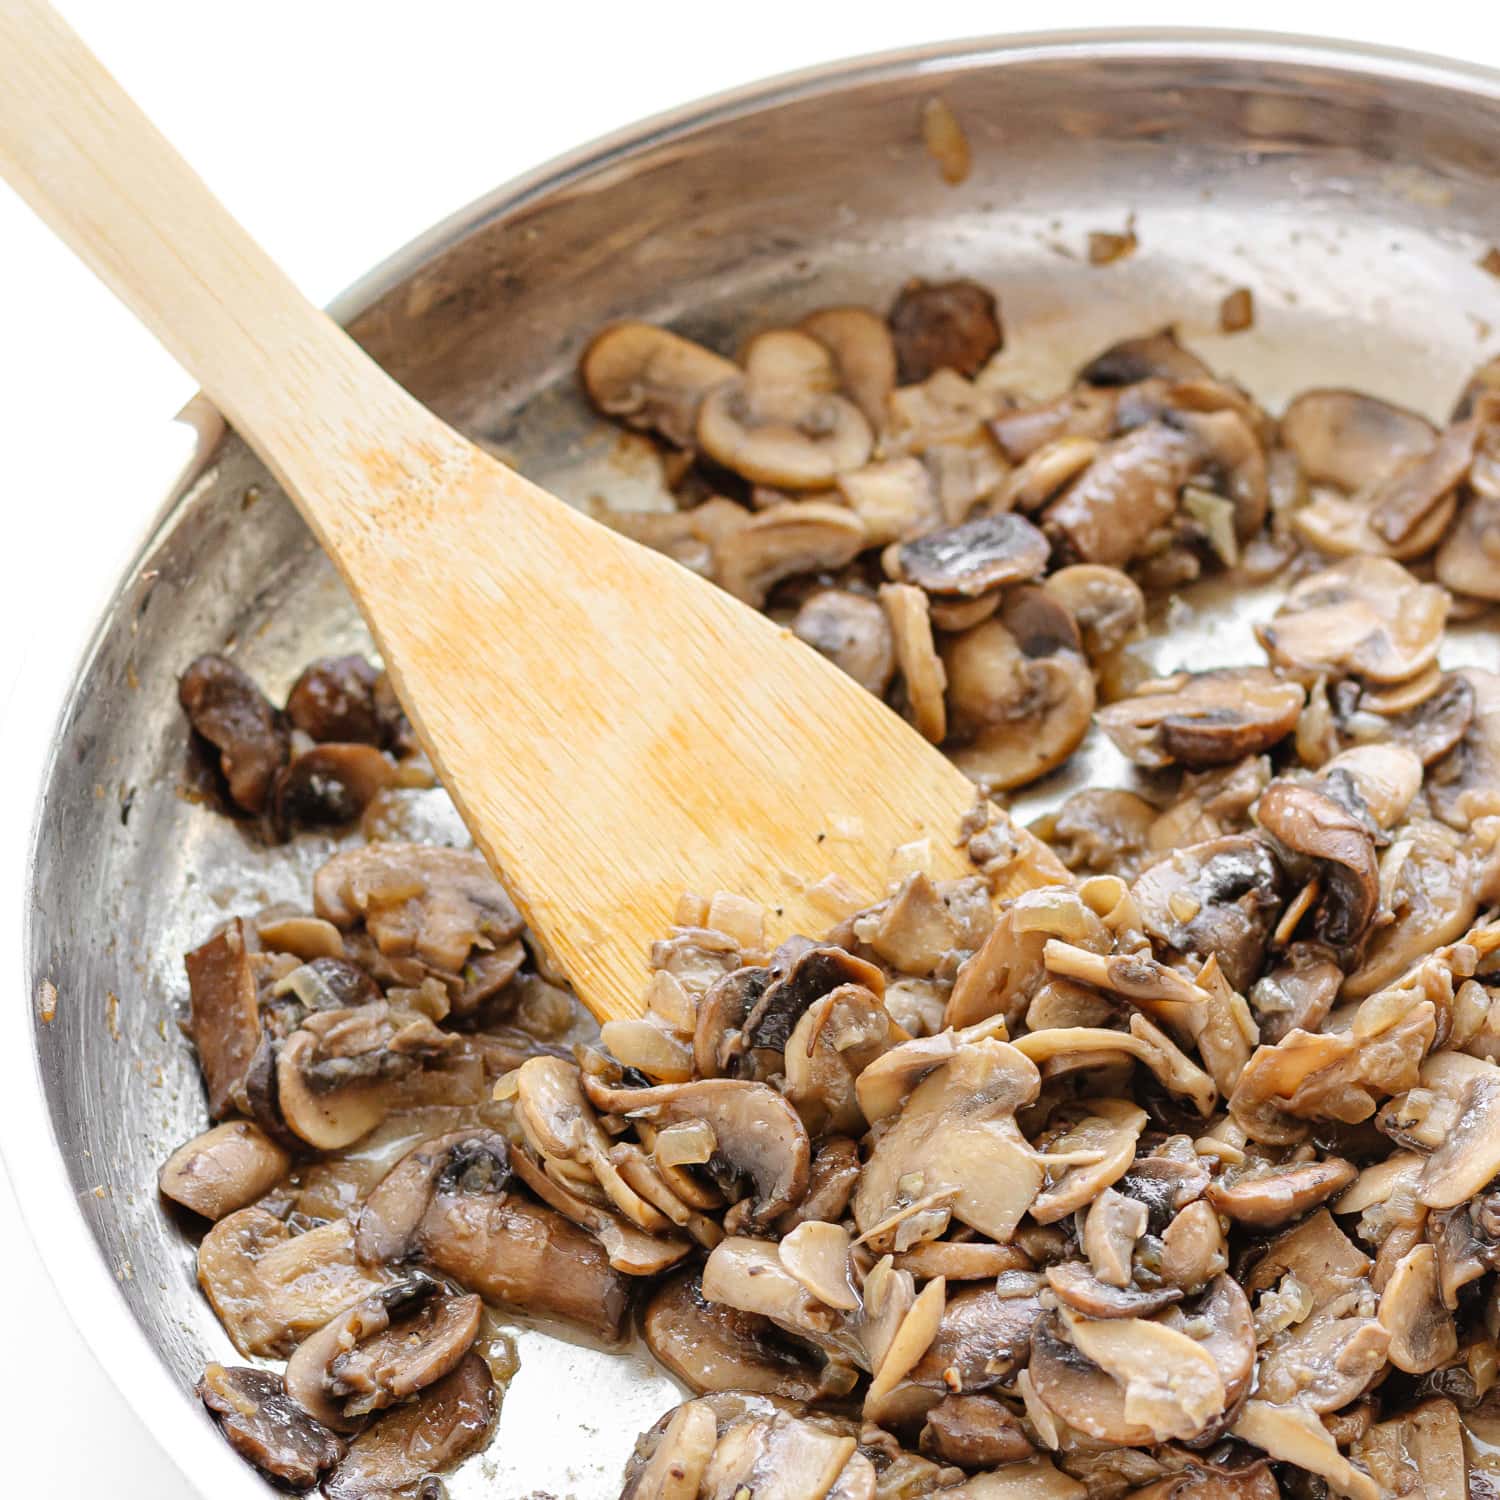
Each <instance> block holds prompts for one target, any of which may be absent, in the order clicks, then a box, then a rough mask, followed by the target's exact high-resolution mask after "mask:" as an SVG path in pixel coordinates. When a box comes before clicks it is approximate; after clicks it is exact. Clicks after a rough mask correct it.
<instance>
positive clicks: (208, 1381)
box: [197, 1364, 344, 1491]
mask: <svg viewBox="0 0 1500 1500" xmlns="http://www.w3.org/2000/svg"><path fill="white" fill-rule="evenodd" d="M197 1389H198V1399H199V1400H200V1401H202V1402H203V1404H204V1405H205V1406H206V1407H207V1408H208V1409H209V1411H211V1412H212V1413H213V1415H214V1418H215V1420H216V1421H217V1422H218V1424H219V1430H220V1431H221V1432H222V1433H223V1434H224V1437H225V1439H226V1440H227V1441H228V1443H229V1446H230V1447H231V1448H233V1449H234V1451H235V1452H236V1453H238V1454H239V1455H240V1457H241V1458H243V1459H245V1460H246V1462H248V1463H252V1464H254V1465H255V1467H256V1468H257V1469H259V1470H260V1471H261V1473H262V1474H264V1475H265V1476H266V1477H267V1478H268V1479H270V1480H271V1481H272V1482H273V1483H276V1484H279V1485H284V1486H285V1487H286V1488H287V1489H291V1490H298V1491H300V1490H310V1489H311V1488H312V1487H313V1486H314V1485H315V1484H316V1483H317V1482H318V1479H319V1477H320V1476H321V1475H322V1474H323V1472H324V1471H325V1470H327V1469H331V1468H332V1467H333V1466H334V1465H335V1464H336V1463H337V1462H338V1461H339V1460H340V1459H341V1458H342V1457H343V1456H344V1444H343V1440H342V1439H341V1438H339V1436H338V1435H337V1434H336V1433H333V1432H330V1431H329V1430H328V1429H327V1428H326V1427H323V1426H321V1425H320V1424H319V1423H317V1422H315V1421H314V1420H313V1419H312V1418H311V1417H310V1416H308V1414H307V1413H306V1412H305V1411H303V1410H302V1408H301V1407H300V1406H298V1405H297V1403H296V1402H295V1401H293V1400H292V1399H291V1398H290V1397H289V1396H288V1395H287V1394H286V1391H285V1390H284V1389H283V1387H282V1382H281V1377H280V1376H279V1375H273V1374H272V1373H271V1372H270V1371H269V1370H247V1369H225V1368H224V1366H223V1365H218V1364H213V1365H209V1367H208V1368H207V1369H206V1370H205V1371H204V1372H203V1378H202V1379H201V1380H200V1381H199V1382H198V1387H197Z"/></svg>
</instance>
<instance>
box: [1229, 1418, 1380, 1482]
mask: <svg viewBox="0 0 1500 1500" xmlns="http://www.w3.org/2000/svg"><path fill="white" fill-rule="evenodd" d="M1230 1431H1231V1432H1232V1433H1233V1434H1234V1436H1235V1437H1238V1438H1242V1439H1243V1440H1244V1441H1245V1442H1247V1443H1253V1444H1254V1445H1255V1446H1256V1447H1257V1448H1263V1449H1264V1450H1265V1451H1266V1452H1267V1453H1269V1454H1270V1455H1271V1457H1272V1458H1273V1459H1277V1460H1279V1461H1280V1462H1282V1463H1288V1464H1294V1465H1295V1466H1296V1467H1297V1468H1299V1469H1306V1470H1307V1471H1308V1472H1309V1473H1311V1474H1317V1475H1320V1476H1322V1478H1324V1479H1325V1480H1327V1481H1328V1485H1329V1488H1330V1489H1332V1490H1333V1491H1334V1492H1335V1493H1336V1494H1339V1495H1344V1496H1347V1497H1348V1500H1383V1494H1384V1492H1383V1491H1382V1490H1381V1488H1380V1486H1379V1485H1378V1484H1376V1483H1375V1481H1374V1480H1373V1479H1372V1478H1371V1477H1370V1476H1369V1474H1368V1473H1366V1472H1365V1470H1363V1469H1361V1468H1357V1467H1356V1466H1355V1465H1354V1464H1352V1463H1350V1461H1349V1460H1348V1459H1347V1458H1345V1457H1344V1455H1343V1454H1342V1453H1340V1452H1339V1449H1338V1445H1337V1444H1336V1443H1335V1442H1334V1440H1333V1436H1332V1434H1331V1433H1330V1432H1329V1431H1328V1429H1327V1428H1326V1427H1325V1426H1324V1425H1323V1424H1322V1423H1321V1422H1320V1421H1319V1420H1318V1418H1317V1416H1316V1415H1315V1414H1314V1413H1313V1412H1311V1411H1309V1410H1308V1409H1307V1408H1306V1407H1305V1406H1299V1405H1296V1404H1293V1405H1289V1406H1283V1405H1279V1404H1278V1403H1276V1402H1273V1401H1247V1402H1246V1403H1245V1406H1244V1409H1243V1410H1242V1411H1241V1412H1240V1414H1239V1416H1238V1417H1237V1418H1236V1419H1235V1423H1234V1426H1233V1427H1232V1428H1231V1429H1230Z"/></svg>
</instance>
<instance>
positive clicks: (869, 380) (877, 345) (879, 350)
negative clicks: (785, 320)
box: [797, 306, 896, 432]
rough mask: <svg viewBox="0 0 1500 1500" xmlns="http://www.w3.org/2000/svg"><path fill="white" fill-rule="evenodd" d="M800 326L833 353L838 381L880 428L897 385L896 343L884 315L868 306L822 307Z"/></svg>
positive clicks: (871, 421) (861, 409)
mask: <svg viewBox="0 0 1500 1500" xmlns="http://www.w3.org/2000/svg"><path fill="white" fill-rule="evenodd" d="M797 326H798V328H799V329H800V330H801V331H802V332H803V333H807V334H811V335H812V337H813V338H815V339H817V341H818V342H819V343H820V344H822V345H823V346H824V347H825V348H826V349H827V350H828V352H829V353H830V354H831V355H832V356H833V362H834V364H835V365H836V366H837V368H838V379H839V385H840V386H841V387H842V388H843V390H844V393H845V394H846V395H847V396H848V397H849V399H850V400H851V401H853V402H854V404H855V405H856V406H857V407H858V408H859V409H860V411H862V412H863V413H864V415H865V420H866V421H867V422H869V424H870V426H871V427H872V428H873V429H874V430H875V431H877V432H878V431H879V430H880V428H881V426H882V425H883V424H884V422H885V415H886V401H887V400H888V399H889V397H890V394H891V392H892V390H894V389H895V386H896V345H895V342H894V340H893V339H892V337H891V330H890V327H889V325H888V324H887V323H886V321H885V319H884V318H881V317H880V316H879V315H878V314H876V313H873V312H871V311H870V309H869V308H867V307H855V306H848V307H822V308H819V309H818V310H817V311H816V312H810V313H808V315H807V316H806V317H805V318H803V319H802V321H801V322H800V323H799V324H798V325H797Z"/></svg>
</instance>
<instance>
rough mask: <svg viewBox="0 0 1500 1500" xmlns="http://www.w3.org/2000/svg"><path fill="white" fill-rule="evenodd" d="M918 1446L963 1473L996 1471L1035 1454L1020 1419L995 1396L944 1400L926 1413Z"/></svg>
mask: <svg viewBox="0 0 1500 1500" xmlns="http://www.w3.org/2000/svg"><path fill="white" fill-rule="evenodd" d="M918 1446H919V1447H920V1448H921V1450H922V1452H923V1453H927V1454H930V1455H931V1456H932V1457H933V1458H937V1459H941V1460H942V1461H943V1462H944V1463H950V1464H957V1465H958V1466H959V1467H960V1468H961V1469H993V1468H995V1467H996V1466H997V1465H999V1464H1013V1463H1021V1462H1023V1461H1024V1460H1026V1459H1028V1458H1031V1457H1032V1456H1033V1455H1034V1454H1035V1453H1036V1449H1035V1448H1034V1447H1033V1446H1032V1443H1031V1439H1030V1438H1028V1437H1027V1436H1026V1431H1025V1428H1024V1427H1023V1426H1022V1424H1021V1419H1020V1418H1019V1417H1018V1416H1017V1415H1016V1414H1015V1413H1014V1412H1013V1411H1012V1410H1011V1409H1010V1408H1009V1407H1008V1406H1006V1405H1005V1404H1004V1403H1003V1402H1001V1401H998V1400H996V1399H995V1397H993V1396H945V1397H944V1398H943V1399H942V1400H941V1401H939V1402H938V1404H937V1405H936V1406H934V1407H933V1408H932V1410H931V1411H930V1412H928V1413H927V1423H926V1426H924V1427H923V1429H922V1434H921V1437H920V1439H919V1440H918Z"/></svg>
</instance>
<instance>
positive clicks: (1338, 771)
mask: <svg viewBox="0 0 1500 1500" xmlns="http://www.w3.org/2000/svg"><path fill="white" fill-rule="evenodd" d="M1460 732H1461V731H1460ZM1318 785H1319V786H1320V787H1321V788H1322V790H1323V791H1324V792H1326V793H1327V794H1328V796H1330V797H1332V798H1333V799H1334V801H1335V802H1337V803H1339V804H1340V806H1342V807H1345V808H1347V809H1348V810H1349V811H1350V812H1352V813H1353V814H1354V815H1355V816H1356V817H1358V818H1362V819H1363V820H1364V821H1365V822H1366V824H1367V825H1372V826H1373V827H1375V828H1378V829H1382V830H1384V829H1389V828H1394V827H1395V826H1396V824H1398V823H1399V822H1401V821H1402V820H1403V819H1404V818H1405V816H1406V814H1407V810H1408V809H1409V808H1410V807H1411V805H1412V802H1413V801H1414V800H1415V798H1416V795H1417V793H1418V792H1419V791H1420V790H1421V789H1422V760H1421V757H1420V756H1419V755H1417V753H1416V752H1415V751H1414V750H1411V749H1408V748H1407V747H1406V746H1405V745H1398V744H1388V745H1378V744H1377V745H1356V746H1354V748H1353V749H1350V750H1343V751H1340V753H1339V754H1337V755H1335V756H1334V757H1333V759H1332V760H1330V761H1329V762H1328V763H1327V764H1326V765H1325V766H1324V767H1323V769H1322V770H1321V771H1319V772H1318Z"/></svg>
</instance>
